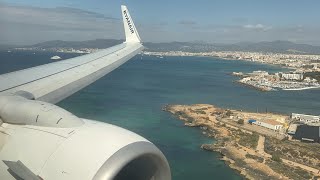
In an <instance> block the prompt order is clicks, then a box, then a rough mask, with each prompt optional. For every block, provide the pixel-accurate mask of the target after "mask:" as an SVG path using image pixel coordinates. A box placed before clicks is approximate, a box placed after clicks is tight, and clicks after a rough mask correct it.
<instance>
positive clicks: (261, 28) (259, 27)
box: [243, 24, 272, 31]
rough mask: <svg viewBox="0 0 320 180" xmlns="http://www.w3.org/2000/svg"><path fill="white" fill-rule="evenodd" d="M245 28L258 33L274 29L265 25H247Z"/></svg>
mask: <svg viewBox="0 0 320 180" xmlns="http://www.w3.org/2000/svg"><path fill="white" fill-rule="evenodd" d="M243 28H245V29H249V30H256V31H268V30H271V29H272V27H271V26H266V25H263V24H247V25H244V26H243Z"/></svg>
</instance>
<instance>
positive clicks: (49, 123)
mask: <svg viewBox="0 0 320 180" xmlns="http://www.w3.org/2000/svg"><path fill="white" fill-rule="evenodd" d="M0 119H2V121H3V122H5V123H10V124H20V125H34V126H45V127H60V128H70V127H77V126H81V125H83V121H82V120H81V119H80V118H78V117H77V116H75V115H73V114H72V113H70V112H68V111H66V110H64V109H62V108H60V107H58V106H56V105H54V104H50V103H46V102H42V101H37V100H30V99H26V98H25V97H22V96H16V95H12V96H0Z"/></svg>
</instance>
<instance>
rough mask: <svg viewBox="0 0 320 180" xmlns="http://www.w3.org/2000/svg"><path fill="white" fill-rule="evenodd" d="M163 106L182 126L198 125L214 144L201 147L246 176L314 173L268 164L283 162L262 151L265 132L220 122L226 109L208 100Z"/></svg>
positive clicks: (280, 176) (298, 177)
mask: <svg viewBox="0 0 320 180" xmlns="http://www.w3.org/2000/svg"><path fill="white" fill-rule="evenodd" d="M163 110H164V111H168V112H170V113H172V114H173V115H174V116H176V117H177V118H178V119H180V120H182V121H184V125H185V126H188V127H198V128H200V129H201V131H202V134H204V135H206V136H208V137H212V138H214V139H215V140H216V142H215V143H214V144H202V145H201V149H203V150H206V151H213V152H218V153H220V154H221V160H222V161H224V162H225V163H226V164H227V165H228V166H229V167H230V168H232V169H234V170H236V171H237V172H239V174H241V175H242V176H244V177H245V178H246V179H305V178H304V177H303V174H305V177H310V178H311V177H316V176H317V174H314V173H310V172H308V171H303V173H301V174H297V173H296V174H294V173H291V172H280V171H278V170H277V168H274V166H270V164H272V165H273V164H276V165H277V166H282V162H281V161H279V162H274V160H272V159H273V155H272V156H271V155H270V154H267V153H266V152H265V151H264V145H263V144H264V141H263V143H261V142H260V141H261V140H264V136H261V135H259V134H257V133H255V132H250V131H247V130H245V129H241V128H239V127H237V126H233V125H231V124H229V123H223V121H221V120H220V119H219V118H218V117H221V116H223V114H224V113H226V112H228V111H229V110H224V109H221V108H217V107H215V106H213V105H207V104H195V105H167V106H165V107H164V108H163ZM261 146H262V148H261ZM286 166H287V164H286ZM283 169H285V168H283ZM315 171H316V170H315ZM295 177H296V178H295Z"/></svg>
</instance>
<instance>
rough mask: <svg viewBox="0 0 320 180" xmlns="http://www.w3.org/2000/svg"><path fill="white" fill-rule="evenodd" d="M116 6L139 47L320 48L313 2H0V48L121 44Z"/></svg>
mask: <svg viewBox="0 0 320 180" xmlns="http://www.w3.org/2000/svg"><path fill="white" fill-rule="evenodd" d="M121 4H125V5H127V6H128V9H129V11H130V14H131V16H132V18H133V20H134V22H135V24H136V27H137V29H138V31H139V34H140V36H141V38H142V40H143V41H144V42H172V41H183V42H193V41H197V42H208V43H227V44H230V43H238V42H260V41H275V40H286V41H292V42H296V43H305V44H312V45H320V36H319V33H320V21H319V19H320V11H319V7H320V1H319V0H305V1H302V0H264V1H262V0H219V1H218V0H197V1H194V0H158V1H155V0H150V1H147V0H131V1H129V0H117V1H115V0H113V1H111V0H55V1H52V0H47V1H44V0H0V44H15V45H31V44H35V43H39V42H44V41H50V40H65V41H83V40H93V39H123V38H124V32H123V25H122V19H121V11H120V5H121Z"/></svg>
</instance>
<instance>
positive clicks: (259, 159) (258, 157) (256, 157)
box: [246, 153, 264, 163]
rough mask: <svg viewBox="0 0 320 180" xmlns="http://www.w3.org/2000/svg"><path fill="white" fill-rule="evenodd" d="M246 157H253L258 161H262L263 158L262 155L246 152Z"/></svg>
mask: <svg viewBox="0 0 320 180" xmlns="http://www.w3.org/2000/svg"><path fill="white" fill-rule="evenodd" d="M246 158H250V159H254V160H256V161H258V162H259V163H263V160H264V158H263V157H260V156H256V155H252V154H248V153H247V154H246Z"/></svg>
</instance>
